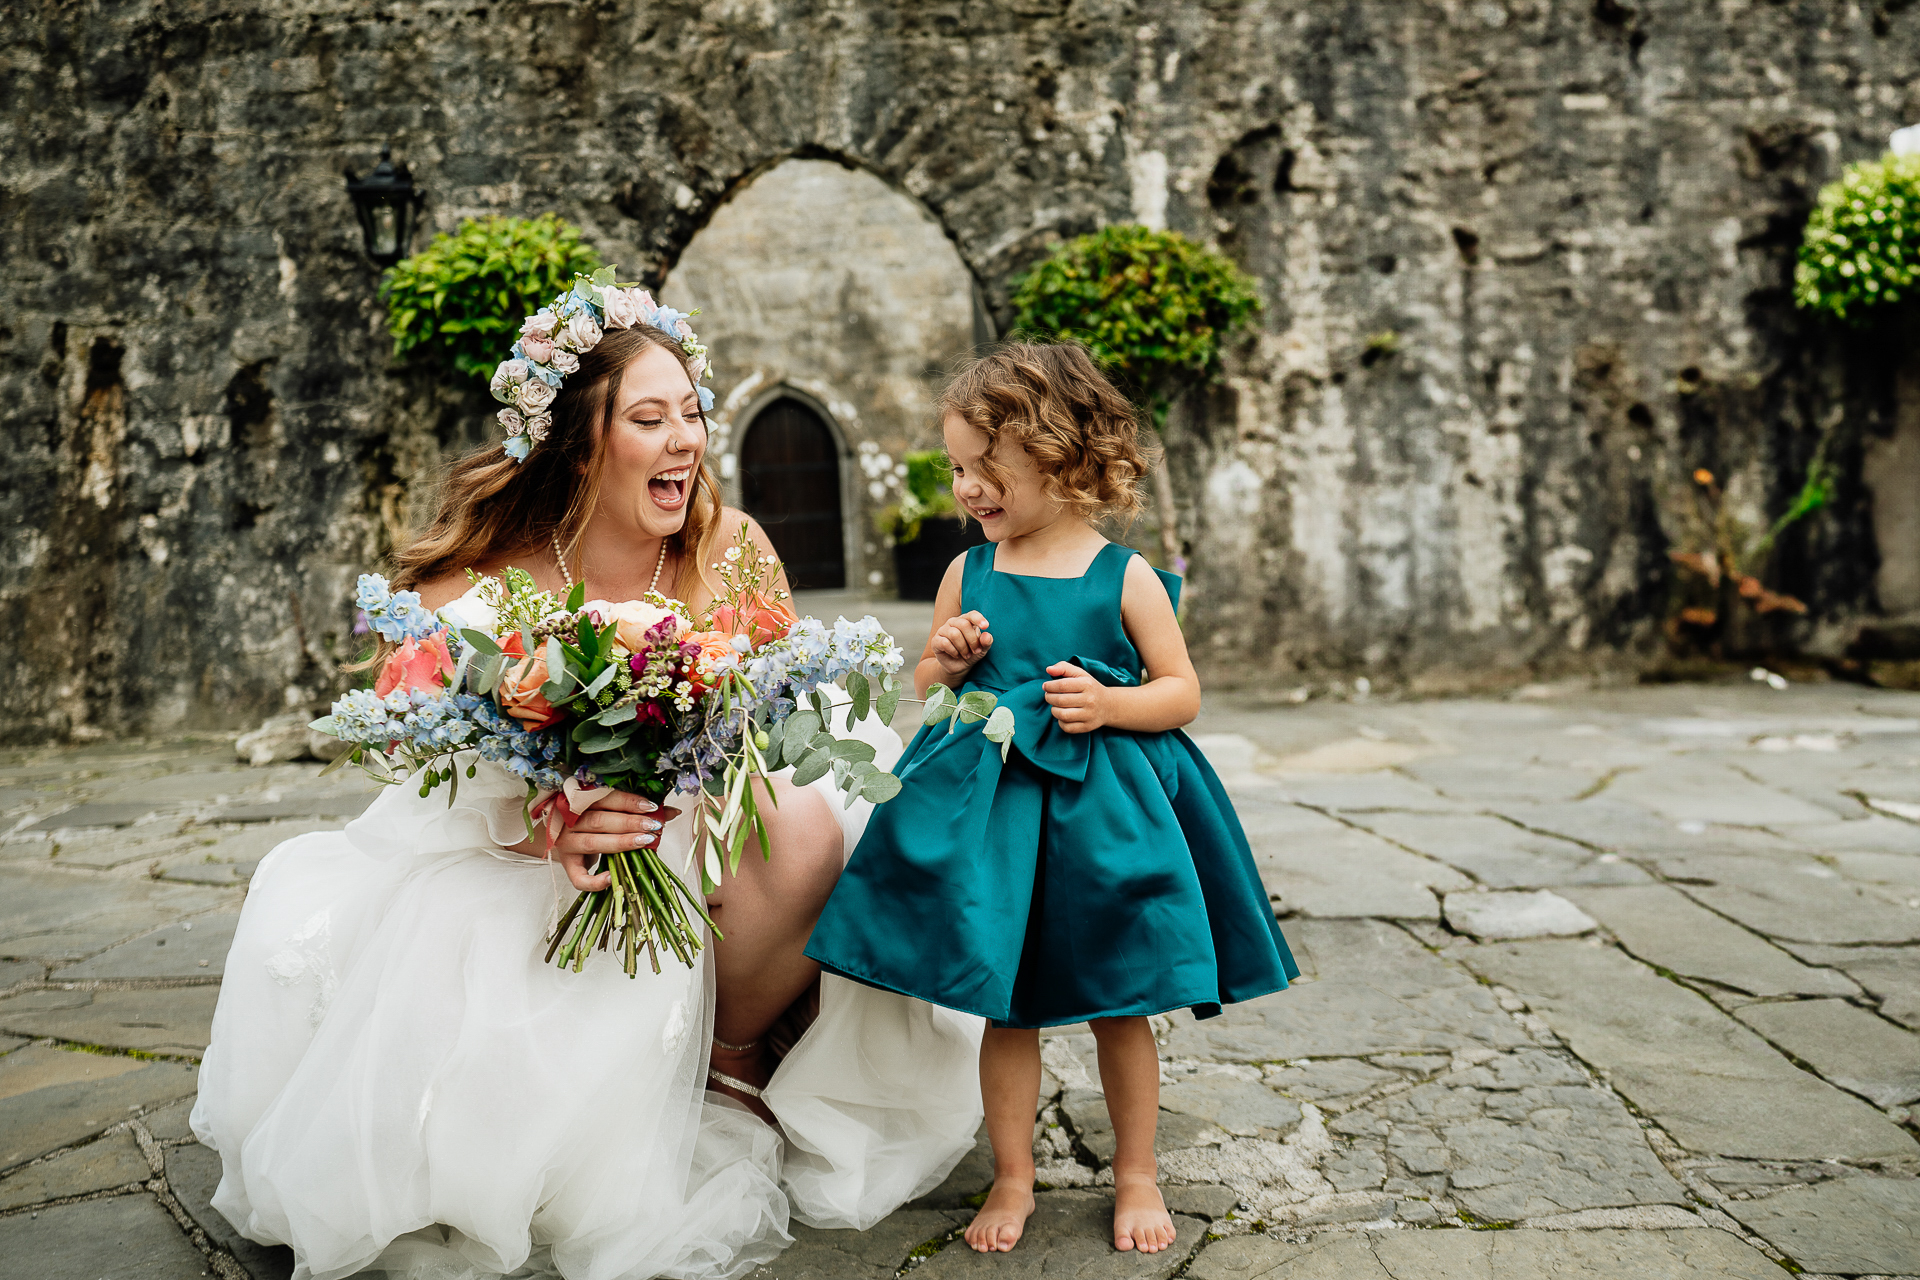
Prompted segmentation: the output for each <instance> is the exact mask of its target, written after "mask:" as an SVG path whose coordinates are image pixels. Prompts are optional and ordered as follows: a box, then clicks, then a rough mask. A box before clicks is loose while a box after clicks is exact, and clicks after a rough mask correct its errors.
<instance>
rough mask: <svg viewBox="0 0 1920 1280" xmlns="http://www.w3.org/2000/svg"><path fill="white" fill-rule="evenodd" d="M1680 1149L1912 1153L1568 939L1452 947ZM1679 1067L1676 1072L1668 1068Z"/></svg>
mask: <svg viewBox="0 0 1920 1280" xmlns="http://www.w3.org/2000/svg"><path fill="white" fill-rule="evenodd" d="M1454 954H1456V955H1458V956H1459V958H1460V960H1461V962H1462V963H1464V964H1466V965H1467V966H1468V967H1469V968H1471V969H1472V970H1473V971H1474V972H1476V973H1479V974H1481V975H1483V976H1484V977H1487V978H1490V979H1492V980H1493V981H1495V982H1499V983H1501V984H1503V985H1505V986H1508V987H1512V988H1514V989H1515V990H1517V991H1524V992H1526V993H1527V996H1526V999H1527V1002H1528V1004H1529V1005H1531V1006H1532V1007H1533V1008H1534V1009H1535V1010H1536V1011H1537V1012H1539V1013H1540V1015H1541V1016H1543V1017H1544V1018H1545V1019H1546V1020H1547V1023H1548V1025H1550V1026H1551V1027H1552V1028H1553V1030H1554V1031H1555V1033H1557V1034H1558V1035H1559V1036H1560V1037H1561V1038H1563V1039H1564V1040H1566V1042H1567V1044H1568V1046H1569V1047H1570V1048H1571V1049H1572V1050H1573V1051H1574V1052H1575V1053H1576V1054H1578V1055H1579V1056H1580V1057H1581V1058H1582V1059H1584V1060H1585V1061H1587V1062H1589V1063H1591V1064H1593V1065H1594V1066H1595V1067H1596V1068H1598V1069H1599V1070H1600V1071H1601V1072H1603V1073H1604V1074H1605V1077H1606V1079H1607V1081H1608V1083H1609V1084H1611V1085H1612V1086H1613V1087H1614V1088H1615V1089H1618V1090H1619V1091H1620V1092H1621V1093H1622V1094H1623V1095H1625V1096H1626V1098H1627V1099H1628V1100H1629V1101H1630V1102H1632V1103H1633V1104H1634V1105H1635V1106H1636V1107H1638V1108H1639V1109H1640V1110H1641V1111H1643V1112H1645V1113H1646V1114H1648V1115H1650V1116H1652V1117H1653V1118H1654V1119H1655V1120H1657V1121H1658V1122H1659V1123H1660V1124H1661V1126H1662V1127H1663V1128H1665V1129H1666V1130H1667V1132H1668V1133H1670V1134H1672V1135H1673V1136H1674V1138H1676V1139H1677V1140H1678V1141H1679V1142H1680V1143H1681V1144H1682V1145H1683V1146H1686V1147H1689V1148H1691V1149H1693V1150H1695V1151H1700V1152H1703V1153H1713V1154H1719V1155H1729V1156H1745V1157H1749V1158H1754V1159H1776V1160H1778V1159H1794V1158H1812V1159H1820V1158H1823V1157H1826V1156H1833V1155H1840V1156H1846V1157H1852V1158H1855V1159H1876V1158H1885V1157H1909V1158H1911V1157H1915V1156H1920V1144H1916V1143H1915V1142H1914V1140H1913V1138H1912V1137H1911V1136H1910V1135H1909V1134H1907V1133H1906V1132H1904V1131H1903V1130H1901V1129H1899V1128H1897V1127H1895V1126H1894V1125H1893V1124H1892V1123H1891V1122H1890V1121H1889V1120H1888V1119H1887V1118H1886V1117H1885V1116H1883V1115H1882V1114H1881V1113H1880V1112H1878V1111H1875V1110H1874V1109H1873V1108H1872V1107H1869V1106H1868V1105H1866V1104H1865V1103H1863V1102H1861V1101H1860V1100H1859V1099H1857V1098H1854V1097H1852V1096H1850V1095H1848V1094H1845V1093H1842V1092H1841V1091H1840V1090H1838V1089H1836V1088H1834V1087H1833V1086H1832V1085H1829V1084H1826V1083H1825V1082H1823V1081H1821V1080H1820V1079H1818V1078H1817V1077H1814V1076H1811V1075H1808V1074H1806V1073H1805V1072H1802V1071H1800V1070H1799V1069H1798V1068H1796V1067H1795V1066H1793V1065H1792V1064H1791V1063H1789V1062H1788V1061H1787V1060H1786V1059H1784V1058H1782V1057H1781V1056H1780V1055H1779V1054H1777V1053H1775V1052H1774V1051H1773V1050H1772V1049H1771V1048H1770V1047H1768V1045H1767V1044H1766V1043H1765V1042H1764V1041H1763V1040H1761V1039H1760V1038H1759V1037H1758V1036H1756V1035H1754V1034H1753V1033H1752V1032H1750V1031H1748V1030H1747V1029H1746V1028H1745V1027H1743V1026H1741V1025H1740V1024H1739V1023H1737V1022H1735V1021H1733V1019H1731V1018H1729V1017H1728V1016H1727V1015H1725V1014H1724V1013H1721V1012H1720V1011H1719V1010H1718V1009H1716V1008H1714V1006H1713V1005H1712V1004H1711V1003H1709V1002H1708V1001H1707V1000H1705V999H1703V998H1702V997H1701V996H1699V995H1697V994H1695V993H1694V992H1692V991H1689V990H1687V989H1685V988H1684V987H1681V986H1678V985H1676V984H1674V983H1672V982H1669V981H1666V980H1665V979H1662V978H1660V977H1658V976H1657V975H1655V974H1653V973H1651V972H1650V971H1648V970H1647V969H1645V968H1643V967H1641V966H1640V965H1637V964H1635V963H1633V962H1632V961H1630V960H1628V959H1627V958H1626V957H1625V956H1623V955H1621V954H1620V953H1619V952H1618V951H1613V950H1610V949H1608V948H1605V947H1600V946H1596V945H1592V944H1590V943H1585V942H1576V941H1557V940H1555V941H1541V942H1515V943H1503V944H1499V945H1491V946H1484V947H1473V948H1466V947H1462V948H1460V949H1458V951H1456V952H1455V953H1454ZM1676 1062H1684V1063H1685V1064H1686V1067H1685V1070H1675V1069H1674V1065H1675V1063H1676Z"/></svg>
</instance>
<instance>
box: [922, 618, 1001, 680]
mask: <svg viewBox="0 0 1920 1280" xmlns="http://www.w3.org/2000/svg"><path fill="white" fill-rule="evenodd" d="M929 647H930V648H932V650H933V660H934V661H935V662H937V663H939V664H940V670H942V671H944V672H946V673H947V675H949V676H953V677H955V678H958V677H960V676H964V675H966V674H967V672H969V671H971V670H973V669H974V667H975V666H976V665H978V664H979V662H980V659H982V658H984V657H986V656H987V650H988V649H990V648H992V647H993V637H992V636H990V635H988V634H987V620H986V619H985V618H983V617H981V616H980V614H979V612H978V611H977V610H969V611H968V612H966V613H962V614H959V615H957V616H955V617H953V618H950V619H948V620H947V625H946V626H944V627H941V628H940V629H939V630H938V631H936V632H934V633H933V640H932V642H931V644H930V646H929Z"/></svg>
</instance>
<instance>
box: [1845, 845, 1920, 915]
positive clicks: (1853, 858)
mask: <svg viewBox="0 0 1920 1280" xmlns="http://www.w3.org/2000/svg"><path fill="white" fill-rule="evenodd" d="M1821 861H1822V862H1825V863H1827V864H1828V865H1830V866H1832V867H1833V868H1834V869H1836V870H1837V871H1839V872H1840V874H1841V875H1843V876H1845V877H1846V878H1847V879H1849V880H1852V881H1855V882H1857V883H1859V884H1864V885H1868V886H1870V887H1872V888H1875V889H1878V890H1879V891H1880V892H1881V894H1882V895H1883V896H1885V897H1886V898H1887V900H1888V901H1890V902H1893V903H1895V904H1897V905H1899V906H1904V907H1906V908H1908V909H1909V910H1912V909H1915V908H1920V856H1916V855H1914V854H1910V853H1830V854H1827V855H1826V856H1825V857H1823V858H1822V859H1821Z"/></svg>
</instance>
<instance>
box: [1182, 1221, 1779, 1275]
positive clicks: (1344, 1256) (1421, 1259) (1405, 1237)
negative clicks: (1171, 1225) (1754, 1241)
mask: <svg viewBox="0 0 1920 1280" xmlns="http://www.w3.org/2000/svg"><path fill="white" fill-rule="evenodd" d="M1187 1274H1188V1275H1191V1276H1194V1277H1196V1280H1266V1277H1272V1278H1273V1280H1442V1278H1443V1277H1444V1280H1456V1278H1457V1280H1540V1277H1545V1276H1551V1277H1553V1280H1618V1278H1619V1277H1622V1276H1634V1277H1637V1278H1639V1280H1773V1277H1775V1276H1777V1275H1779V1274H1780V1270H1779V1267H1778V1266H1776V1265H1775V1264H1774V1262H1773V1260H1772V1259H1770V1258H1768V1257H1767V1255H1765V1254H1764V1253H1761V1252H1760V1251H1759V1250H1758V1249H1755V1248H1753V1247H1751V1246H1749V1245H1746V1244H1743V1243H1741V1241H1740V1240H1738V1239H1737V1238H1735V1237H1734V1236H1731V1235H1729V1234H1727V1233H1726V1232H1724V1231H1700V1230H1690V1231H1688V1230H1682V1231H1433V1232H1428V1231H1420V1232H1413V1231H1395V1232H1388V1233H1386V1234H1380V1235H1372V1234H1367V1235H1353V1236H1349V1235H1325V1236H1319V1237H1316V1238H1314V1239H1313V1240H1312V1241H1311V1242H1308V1243H1301V1244H1296V1243H1293V1242H1292V1241H1282V1240H1275V1239H1273V1238H1271V1237H1266V1236H1236V1237H1234V1238H1231V1239H1227V1240H1220V1241H1217V1242H1215V1243H1213V1244H1210V1245H1208V1246H1207V1248H1206V1250H1205V1251H1204V1252H1202V1253H1201V1255H1200V1256H1199V1257H1198V1258H1197V1259H1195V1260H1194V1264H1193V1267H1192V1269H1191V1270H1190V1271H1188V1273H1187Z"/></svg>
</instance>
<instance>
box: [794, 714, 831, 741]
mask: <svg viewBox="0 0 1920 1280" xmlns="http://www.w3.org/2000/svg"><path fill="white" fill-rule="evenodd" d="M825 723H826V721H825V720H824V719H823V718H822V717H821V715H820V713H819V712H818V711H796V712H794V713H793V714H792V715H790V716H788V717H787V720H786V735H787V741H788V742H811V741H813V739H814V737H815V735H817V734H818V733H819V732H820V730H821V727H822V726H823V725H824V724H825Z"/></svg>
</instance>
